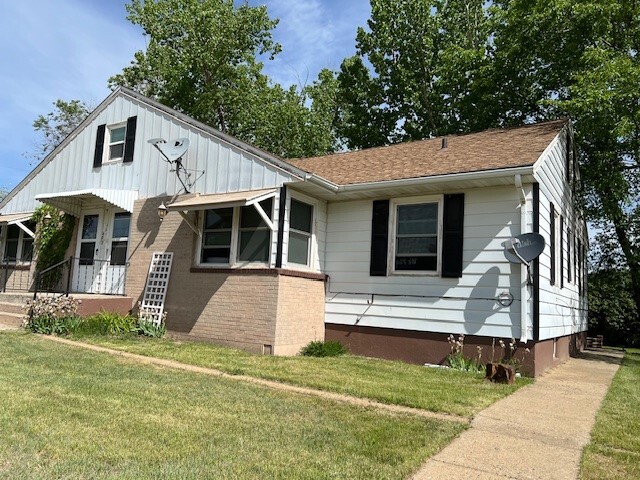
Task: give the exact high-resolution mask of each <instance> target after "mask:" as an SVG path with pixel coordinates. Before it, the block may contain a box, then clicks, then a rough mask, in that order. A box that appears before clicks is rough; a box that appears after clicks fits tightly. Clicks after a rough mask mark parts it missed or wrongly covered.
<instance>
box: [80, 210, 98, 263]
mask: <svg viewBox="0 0 640 480" xmlns="http://www.w3.org/2000/svg"><path fill="white" fill-rule="evenodd" d="M97 233H98V215H85V217H84V220H83V223H82V238H83V239H89V240H92V239H94V238H96V235H97ZM92 258H93V257H92Z"/></svg>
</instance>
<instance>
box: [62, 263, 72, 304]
mask: <svg viewBox="0 0 640 480" xmlns="http://www.w3.org/2000/svg"><path fill="white" fill-rule="evenodd" d="M72 265H73V257H69V266H68V267H67V290H66V292H65V294H64V295H65V297H68V296H69V287H70V285H71V266H72Z"/></svg>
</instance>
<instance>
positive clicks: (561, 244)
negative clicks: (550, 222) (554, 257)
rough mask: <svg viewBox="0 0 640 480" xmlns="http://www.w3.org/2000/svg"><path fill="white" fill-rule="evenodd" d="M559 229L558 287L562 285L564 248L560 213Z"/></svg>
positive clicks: (562, 223) (562, 222) (562, 221)
mask: <svg viewBox="0 0 640 480" xmlns="http://www.w3.org/2000/svg"><path fill="white" fill-rule="evenodd" d="M559 228H560V231H559V232H558V234H559V238H558V243H559V244H560V258H559V259H558V260H559V261H558V264H559V265H560V288H563V287H564V265H563V263H564V250H563V243H564V236H563V234H564V220H563V219H562V215H560V225H559Z"/></svg>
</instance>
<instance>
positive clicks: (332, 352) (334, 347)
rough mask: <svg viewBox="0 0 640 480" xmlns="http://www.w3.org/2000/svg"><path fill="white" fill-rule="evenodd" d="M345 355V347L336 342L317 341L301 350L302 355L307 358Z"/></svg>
mask: <svg viewBox="0 0 640 480" xmlns="http://www.w3.org/2000/svg"><path fill="white" fill-rule="evenodd" d="M345 353H347V349H346V348H345V346H344V345H342V344H341V343H340V342H336V341H329V342H323V341H321V340H315V341H313V342H310V343H308V344H307V345H305V346H304V347H302V350H300V355H303V356H305V357H338V356H340V355H344V354H345Z"/></svg>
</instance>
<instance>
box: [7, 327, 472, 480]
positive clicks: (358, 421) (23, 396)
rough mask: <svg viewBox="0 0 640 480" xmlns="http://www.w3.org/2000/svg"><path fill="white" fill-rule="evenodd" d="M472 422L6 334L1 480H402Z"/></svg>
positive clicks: (22, 335)
mask: <svg viewBox="0 0 640 480" xmlns="http://www.w3.org/2000/svg"><path fill="white" fill-rule="evenodd" d="M147 345H148V346H150V345H152V344H151V343H148V344H147ZM161 345H165V349H167V351H171V350H169V348H170V347H169V345H170V344H168V343H166V342H163V343H162V344H161ZM196 351H198V350H196ZM281 368H283V367H281ZM464 428H465V426H464V425H461V424H459V423H455V422H444V421H439V420H429V419H424V418H417V417H411V416H399V415H391V414H384V413H380V412H378V411H376V410H373V409H365V408H360V407H355V406H351V405H345V404H338V403H334V402H331V401H327V400H323V399H319V398H315V397H307V396H301V395H294V394H291V393H285V392H280V391H275V390H271V389H266V388H261V387H258V386H255V385H250V384H246V383H242V382H236V381H233V380H229V379H222V378H217V377H209V376H206V375H200V374H196V373H190V372H183V371H177V370H171V369H163V368H157V367H153V366H148V365H141V364H139V363H136V362H132V361H129V360H126V359H123V358H120V357H114V356H110V355H107V354H102V353H96V352H92V351H87V350H83V349H79V348H73V347H69V346H66V345H61V344H57V343H54V342H51V341H48V340H46V339H44V338H41V337H37V336H34V335H30V334H25V333H16V332H10V333H9V332H0V478H9V479H36V478H65V479H76V478H92V479H96V478H97V479H99V478H128V479H134V478H135V479H145V478H154V479H162V478H172V479H173V478H222V479H224V478H296V479H298V478H299V479H305V478H308V479H324V478H340V479H341V478H362V479H374V478H397V479H401V478H405V477H406V476H407V475H409V474H410V473H411V472H413V471H415V470H416V469H417V468H418V467H419V466H420V464H421V463H422V462H423V461H424V460H425V459H426V458H427V457H429V456H430V455H432V454H434V453H435V452H436V451H438V450H439V449H441V448H442V447H443V446H444V445H446V444H447V443H449V442H450V441H451V440H452V439H453V438H454V437H455V436H456V435H458V434H459V433H460V431H461V430H463V429H464Z"/></svg>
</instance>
